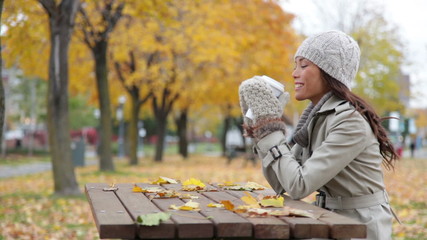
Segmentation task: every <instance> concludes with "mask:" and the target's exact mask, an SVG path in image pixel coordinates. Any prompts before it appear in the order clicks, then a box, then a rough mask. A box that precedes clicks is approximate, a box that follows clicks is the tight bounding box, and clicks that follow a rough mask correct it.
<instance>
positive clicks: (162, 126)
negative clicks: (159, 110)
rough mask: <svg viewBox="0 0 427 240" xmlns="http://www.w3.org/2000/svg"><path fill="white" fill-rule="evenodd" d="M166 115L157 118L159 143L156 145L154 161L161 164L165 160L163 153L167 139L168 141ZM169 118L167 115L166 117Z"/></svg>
mask: <svg viewBox="0 0 427 240" xmlns="http://www.w3.org/2000/svg"><path fill="white" fill-rule="evenodd" d="M165 115H166V114H160V116H156V120H157V121H156V122H157V136H158V138H157V143H156V154H155V156H154V161H156V162H161V161H162V160H163V152H164V148H165V139H166V123H167V118H166V117H165ZM166 116H167V115H166Z"/></svg>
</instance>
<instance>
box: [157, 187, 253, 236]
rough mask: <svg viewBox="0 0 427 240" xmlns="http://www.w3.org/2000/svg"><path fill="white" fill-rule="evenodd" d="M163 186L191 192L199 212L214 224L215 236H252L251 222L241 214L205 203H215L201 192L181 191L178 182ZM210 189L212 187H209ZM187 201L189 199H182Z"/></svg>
mask: <svg viewBox="0 0 427 240" xmlns="http://www.w3.org/2000/svg"><path fill="white" fill-rule="evenodd" d="M164 187H165V188H167V189H173V190H175V191H177V192H180V193H183V194H185V193H187V194H191V195H192V196H196V197H197V199H194V201H195V202H198V203H200V209H201V211H200V213H201V214H203V215H204V216H205V217H209V219H210V220H211V221H212V222H213V223H214V224H215V237H217V238H233V237H245V238H249V237H251V236H252V224H251V223H250V222H249V221H248V220H246V219H245V218H243V217H242V216H240V215H238V214H236V213H234V212H231V211H228V210H226V209H224V208H211V207H208V206H207V205H208V204H209V203H212V202H213V203H217V202H215V201H213V200H211V199H209V198H207V197H206V196H204V195H203V194H200V193H198V192H188V191H181V188H182V187H181V185H180V184H165V185H164ZM210 189H212V188H210ZM183 200H184V201H186V202H188V201H190V199H183Z"/></svg>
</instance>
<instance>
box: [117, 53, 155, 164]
mask: <svg viewBox="0 0 427 240" xmlns="http://www.w3.org/2000/svg"><path fill="white" fill-rule="evenodd" d="M128 51H129V58H128V59H127V60H118V59H116V60H115V61H114V67H115V70H116V76H117V79H118V80H119V81H120V83H121V85H122V87H123V88H124V89H125V90H126V91H127V93H128V95H129V96H130V100H131V110H130V122H129V127H128V129H129V131H128V135H129V137H128V140H129V141H128V142H129V164H130V165H137V164H138V156H137V153H138V137H139V136H138V133H139V131H138V130H139V129H138V121H139V117H140V110H141V106H142V105H143V104H144V103H146V102H147V100H148V99H149V98H150V97H151V92H147V89H148V88H147V86H146V85H145V83H148V84H149V81H150V80H147V79H146V78H144V77H142V76H141V77H138V78H136V79H135V78H132V76H135V75H137V73H136V72H137V60H136V59H135V53H134V51H135V49H129V50H128ZM154 55H155V53H154ZM154 58H155V57H153V56H151V57H149V58H148V61H147V62H146V65H147V66H146V67H148V68H149V67H150V65H151V64H153V61H155V60H154ZM130 78H132V79H133V80H132V81H130ZM144 90H145V91H144Z"/></svg>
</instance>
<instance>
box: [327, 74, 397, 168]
mask: <svg viewBox="0 0 427 240" xmlns="http://www.w3.org/2000/svg"><path fill="white" fill-rule="evenodd" d="M320 70H321V72H322V78H323V79H324V80H325V81H326V82H327V84H328V85H329V87H330V88H331V91H332V94H334V95H335V96H337V97H339V98H341V99H344V100H347V101H348V102H350V104H351V105H353V106H354V107H355V108H356V111H358V112H359V113H360V114H362V116H364V117H365V119H366V120H367V121H368V123H369V125H370V126H371V128H372V131H373V132H374V134H375V137H376V138H377V139H378V142H379V144H380V153H381V156H382V157H383V164H384V166H385V167H386V169H388V170H390V169H394V164H395V162H396V161H397V160H398V159H399V156H398V155H397V153H396V150H395V149H394V146H393V143H392V142H391V141H390V139H389V138H388V136H387V132H386V130H385V129H384V127H383V126H382V125H381V122H382V121H383V120H384V119H387V118H380V117H379V116H378V115H377V114H376V113H375V111H374V109H373V108H372V107H371V105H369V104H368V103H367V102H366V101H365V100H363V99H362V98H361V97H359V96H357V95H356V94H354V93H353V92H351V91H350V89H348V88H347V87H346V86H345V85H344V84H343V83H341V82H340V81H338V80H336V79H335V78H333V77H332V76H330V75H329V74H327V73H326V72H325V71H323V70H322V69H320Z"/></svg>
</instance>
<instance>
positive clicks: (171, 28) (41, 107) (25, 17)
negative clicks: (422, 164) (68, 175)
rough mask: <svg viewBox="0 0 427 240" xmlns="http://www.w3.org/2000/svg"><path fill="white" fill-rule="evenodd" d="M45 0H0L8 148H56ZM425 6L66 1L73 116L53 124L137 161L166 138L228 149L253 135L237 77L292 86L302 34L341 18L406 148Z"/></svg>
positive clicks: (422, 111) (362, 85)
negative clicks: (245, 123)
mask: <svg viewBox="0 0 427 240" xmlns="http://www.w3.org/2000/svg"><path fill="white" fill-rule="evenodd" d="M27 2H28V4H27ZM43 2H49V1H20V0H17V1H10V2H6V3H5V5H4V13H3V19H2V30H1V36H2V54H3V66H2V68H3V69H2V80H3V84H4V88H5V92H4V94H5V95H4V96H5V101H6V102H5V103H6V110H5V124H4V134H3V140H2V141H3V144H2V149H1V154H2V156H3V157H4V156H6V155H7V154H10V153H15V152H20V153H28V154H29V155H32V154H35V153H39V152H49V149H50V147H52V146H51V145H49V124H48V123H49V118H50V117H49V114H48V112H49V111H48V107H47V106H49V105H52V104H53V103H54V102H55V100H54V99H51V100H48V96H49V95H50V94H51V95H55V89H53V88H55V87H49V85H50V83H49V82H52V81H55V75H54V74H53V75H52V74H49V71H55V70H52V69H54V68H55V66H54V64H52V63H51V62H50V61H52V59H53V58H54V57H52V50H51V48H52V46H51V44H52V43H53V41H54V40H52V39H53V37H52V36H54V34H53V32H52V31H55V30H52V28H53V27H52V25H49V21H55V19H53V18H54V15H53V14H52V13H49V11H54V10H49V9H48V7H49V6H48V5H46V4H43ZM417 9H418V10H417ZM422 9H424V10H425V9H427V6H426V4H425V3H423V2H422V1H409V2H408V3H403V2H401V1H380V0H377V1H363V0H359V1H338V0H326V1H310V0H304V1H295V0H292V1H291V0H289V1H285V0H283V1H257V0H256V1H243V0H241V1H240V0H237V1H226V0H221V1H130V0H127V1H126V0H109V1H103V2H102V3H101V2H99V1H88V0H86V1H80V2H79V4H78V7H77V8H76V9H75V10H72V9H71V4H70V9H66V10H68V11H70V12H72V11H75V13H74V15H73V17H74V20H73V21H75V23H74V24H73V25H69V26H68V28H69V29H68V30H67V31H69V32H70V35H69V37H68V38H69V39H68V41H69V44H68V45H67V46H62V47H61V46H59V47H60V48H69V49H68V54H67V56H66V55H60V56H59V58H61V59H62V60H61V62H64V63H66V64H67V65H68V71H67V73H65V75H61V76H59V75H58V76H59V77H58V79H59V78H62V79H64V78H67V80H66V81H64V82H63V83H62V84H61V85H58V87H59V88H66V92H67V104H64V105H58V106H57V107H56V108H58V107H59V106H67V107H68V109H67V111H63V112H61V113H60V114H61V115H64V116H65V118H67V119H68V123H67V122H65V121H64V122H62V123H60V126H61V129H56V130H57V131H66V132H68V133H69V135H70V141H71V144H70V146H72V149H76V148H79V146H82V145H84V147H85V149H88V150H89V151H90V154H100V156H103V158H108V159H110V158H111V156H116V155H117V156H120V157H126V158H129V162H130V164H137V163H138V157H141V156H147V155H149V156H152V158H153V159H154V160H155V161H162V159H163V153H164V152H165V151H166V150H167V149H168V148H169V147H175V148H176V151H177V152H178V153H179V154H181V155H182V157H184V158H186V157H188V155H189V154H191V153H193V152H194V151H197V149H198V148H197V146H198V145H200V144H201V143H209V146H210V147H212V148H214V149H215V150H216V151H218V152H219V154H222V155H225V154H227V146H229V145H238V146H243V145H242V144H244V143H245V142H246V141H247V139H243V138H242V139H238V138H239V134H235V133H237V132H236V131H241V126H240V125H241V122H242V119H241V113H240V108H239V101H238V94H237V89H238V86H239V84H240V82H241V81H243V80H245V79H247V78H250V77H252V76H254V75H268V76H270V77H272V78H275V79H277V80H279V81H281V82H282V83H284V84H285V86H286V90H287V91H289V92H291V94H293V80H292V78H291V72H292V68H293V65H294V63H293V54H294V52H295V50H296V48H297V46H298V45H299V43H300V42H301V41H302V40H303V39H304V38H305V37H306V36H307V35H311V34H314V33H316V32H320V31H325V30H328V29H339V30H342V31H344V32H346V33H349V34H351V35H352V36H353V37H354V38H355V39H356V40H357V41H358V43H359V44H360V46H361V50H362V57H361V64H360V70H359V73H358V75H357V79H356V81H355V83H354V85H353V91H354V92H355V93H357V94H359V95H361V96H362V97H364V98H365V99H367V100H368V101H369V102H370V103H371V104H372V105H373V106H374V107H375V109H376V111H377V112H378V114H379V115H380V116H382V117H387V116H391V117H393V119H392V120H385V121H384V122H383V123H384V126H385V127H386V128H387V129H388V130H389V133H390V136H391V137H392V138H393V141H394V143H395V144H396V147H397V148H399V151H400V150H401V149H403V148H405V147H406V146H410V145H411V143H414V144H415V145H416V146H415V148H422V146H423V141H424V139H425V129H426V126H427V119H426V108H427V101H426V100H425V99H427V98H426V96H425V93H426V90H427V84H426V80H425V78H426V70H425V68H424V67H423V64H424V61H425V59H426V55H427V53H426V52H427V37H426V35H427V33H426V31H422V30H421V29H419V25H417V24H414V22H422V18H423V17H424V18H425V16H423V14H422V13H421V10H422ZM411 19H412V20H411ZM51 24H52V23H51ZM58 26H59V25H58ZM59 28H61V27H60V26H59ZM414 29H415V30H414ZM58 31H59V30H58ZM59 34H61V33H59ZM59 34H58V35H59ZM65 57H66V58H65ZM61 74H62V73H61ZM52 86H53V85H52ZM50 101H51V102H50ZM306 104H307V102H301V103H298V102H296V101H295V100H293V102H292V103H291V104H288V106H287V107H286V109H285V118H286V121H287V124H288V125H289V128H290V131H289V132H291V130H292V127H293V126H294V125H295V123H296V121H297V119H298V117H299V114H300V113H301V111H302V109H304V107H305V106H306ZM60 108H63V107H60ZM52 115H54V114H52ZM51 119H53V117H51ZM52 127H53V126H52ZM103 133H104V134H103ZM240 135H241V134H240ZM227 136H228V140H227ZM245 140H246V141H245ZM227 141H229V143H228V144H227ZM213 143H214V144H213ZM79 144H80V145H79ZM150 146H151V149H150ZM210 147H209V148H210ZM110 149H111V150H110ZM205 149H207V147H205ZM210 150H211V149H210ZM173 151H175V150H173ZM71 152H72V151H71ZM109 152H111V153H112V155H111V154H110V153H109ZM106 161H109V160H106ZM107 165H111V164H107ZM101 168H102V166H101ZM107 168H111V167H107Z"/></svg>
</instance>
